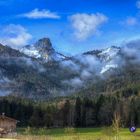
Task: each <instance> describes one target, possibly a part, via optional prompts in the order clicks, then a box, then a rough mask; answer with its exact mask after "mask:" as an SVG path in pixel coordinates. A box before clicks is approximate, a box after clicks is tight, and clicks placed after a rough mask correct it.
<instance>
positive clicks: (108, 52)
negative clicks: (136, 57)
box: [98, 46, 121, 62]
mask: <svg viewBox="0 0 140 140" xmlns="http://www.w3.org/2000/svg"><path fill="white" fill-rule="evenodd" d="M120 50H121V48H119V47H115V46H112V47H110V48H107V49H104V50H102V52H101V53H99V54H98V55H99V56H100V58H101V60H102V61H105V62H107V61H110V60H112V59H113V58H114V57H116V56H117V55H118V53H119V52H120Z"/></svg>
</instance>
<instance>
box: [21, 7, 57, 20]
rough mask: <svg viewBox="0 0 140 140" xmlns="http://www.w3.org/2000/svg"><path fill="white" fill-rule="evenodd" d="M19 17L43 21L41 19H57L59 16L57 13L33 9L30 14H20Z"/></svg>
mask: <svg viewBox="0 0 140 140" xmlns="http://www.w3.org/2000/svg"><path fill="white" fill-rule="evenodd" d="M20 16H21V17H26V18H31V19H43V18H50V19H59V18H60V16H59V15H58V14H57V13H54V12H51V11H49V10H46V9H43V10H39V9H34V10H32V11H31V12H29V13H25V14H22V15H20Z"/></svg>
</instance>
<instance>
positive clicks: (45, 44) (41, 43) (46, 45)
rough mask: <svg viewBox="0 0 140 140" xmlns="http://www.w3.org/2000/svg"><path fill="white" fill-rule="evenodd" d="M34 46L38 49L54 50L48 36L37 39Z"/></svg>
mask: <svg viewBox="0 0 140 140" xmlns="http://www.w3.org/2000/svg"><path fill="white" fill-rule="evenodd" d="M34 47H35V48H36V49H38V50H42V51H47V52H48V53H49V52H54V48H53V47H52V43H51V41H50V39H49V38H42V39H39V40H38V41H37V42H36V43H35V44H34Z"/></svg>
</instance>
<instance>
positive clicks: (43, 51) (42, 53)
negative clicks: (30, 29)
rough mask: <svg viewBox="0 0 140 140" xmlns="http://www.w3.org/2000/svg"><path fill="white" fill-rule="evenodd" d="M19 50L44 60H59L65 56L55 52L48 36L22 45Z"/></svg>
mask: <svg viewBox="0 0 140 140" xmlns="http://www.w3.org/2000/svg"><path fill="white" fill-rule="evenodd" d="M20 51H21V52H23V53H24V54H26V55H28V56H30V57H33V58H37V59H41V60H44V61H45V62H48V61H61V60H63V59H66V56H64V55H62V54H60V53H57V52H56V51H55V50H54V48H53V47H52V43H51V41H50V39H49V38H42V39H40V40H39V41H37V42H36V43H35V44H34V45H32V46H30V45H27V46H25V47H23V48H22V49H21V50H20Z"/></svg>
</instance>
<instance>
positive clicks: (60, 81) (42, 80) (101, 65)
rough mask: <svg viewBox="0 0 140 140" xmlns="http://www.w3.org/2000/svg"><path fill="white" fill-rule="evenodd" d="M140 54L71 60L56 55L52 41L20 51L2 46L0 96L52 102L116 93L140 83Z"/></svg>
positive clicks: (121, 50)
mask: <svg viewBox="0 0 140 140" xmlns="http://www.w3.org/2000/svg"><path fill="white" fill-rule="evenodd" d="M139 53H140V47H135V46H133V48H130V47H127V46H125V47H116V46H112V47H109V48H107V49H102V50H93V51H89V52H85V53H83V54H79V55H75V56H73V57H70V56H65V55H63V54H61V53H58V52H56V51H55V49H54V48H53V46H52V43H51V41H50V39H49V38H43V39H40V40H39V41H37V42H36V43H35V44H34V45H27V46H25V47H23V48H22V49H19V50H15V49H13V48H11V47H9V46H4V45H2V44H0V95H1V96H5V95H8V94H12V95H14V96H21V97H27V98H33V99H49V98H53V97H57V96H68V95H76V94H77V93H78V94H80V95H83V94H84V92H87V93H88V95H91V96H92V95H95V94H100V93H107V92H111V93H113V92H116V91H118V90H119V89H122V88H124V87H126V86H128V85H129V84H130V83H131V84H132V83H133V84H135V85H137V84H138V83H139V82H140V57H139ZM111 81H112V82H111ZM85 94H86V93H85Z"/></svg>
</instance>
